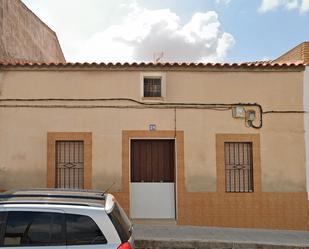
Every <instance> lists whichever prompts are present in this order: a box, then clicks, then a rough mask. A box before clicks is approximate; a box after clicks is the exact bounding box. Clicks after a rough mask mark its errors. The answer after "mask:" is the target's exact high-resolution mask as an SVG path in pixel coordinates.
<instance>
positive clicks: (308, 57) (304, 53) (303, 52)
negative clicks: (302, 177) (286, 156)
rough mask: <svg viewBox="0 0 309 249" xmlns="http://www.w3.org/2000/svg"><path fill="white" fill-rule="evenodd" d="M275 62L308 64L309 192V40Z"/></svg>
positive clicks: (308, 150)
mask: <svg viewBox="0 0 309 249" xmlns="http://www.w3.org/2000/svg"><path fill="white" fill-rule="evenodd" d="M273 62H274V63H303V64H304V65H305V66H306V69H305V71H304V96H303V98H304V110H305V111H307V113H306V115H305V117H304V119H305V133H306V135H305V136H306V153H307V165H306V168H307V192H308V193H309V113H308V112H309V42H303V43H301V44H299V45H298V46H296V47H295V48H293V49H291V50H290V51H288V52H287V53H285V54H284V55H282V56H280V57H279V58H278V59H276V60H274V61H273ZM308 200H309V195H308Z"/></svg>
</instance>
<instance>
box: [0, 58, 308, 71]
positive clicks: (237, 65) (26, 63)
mask: <svg viewBox="0 0 309 249" xmlns="http://www.w3.org/2000/svg"><path fill="white" fill-rule="evenodd" d="M305 65H306V64H304V63H303V62H283V63H279V62H275V61H255V62H246V63H178V62H166V63H152V62H147V63H146V62H140V63H137V62H133V63H128V62H125V63H103V62H102V63H96V62H93V63H89V62H83V63H81V62H74V63H73V62H66V63H53V62H52V63H45V62H30V61H17V60H15V61H12V60H11V61H0V67H1V66H2V67H13V68H14V67H30V68H31V67H39V68H45V67H59V68H133V67H142V68H144V67H149V68H151V67H154V68H158V67H160V68H179V67H184V68H218V69H220V68H290V67H303V66H305Z"/></svg>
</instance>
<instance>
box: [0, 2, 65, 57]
mask: <svg viewBox="0 0 309 249" xmlns="http://www.w3.org/2000/svg"><path fill="white" fill-rule="evenodd" d="M0 61H29V62H54V63H59V62H65V58H64V56H63V53H62V50H61V47H60V45H59V42H58V39H57V35H56V33H55V32H54V31H52V30H51V29H50V28H49V27H48V26H47V25H46V24H45V23H43V22H42V21H41V20H40V19H39V18H38V17H37V16H36V15H35V14H34V13H33V12H32V11H31V10H29V9H28V8H27V7H26V6H25V5H24V4H23V3H22V2H21V1H20V0H0Z"/></svg>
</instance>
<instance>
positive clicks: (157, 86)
mask: <svg viewBox="0 0 309 249" xmlns="http://www.w3.org/2000/svg"><path fill="white" fill-rule="evenodd" d="M144 97H162V93H161V78H144Z"/></svg>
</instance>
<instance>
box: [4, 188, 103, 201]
mask: <svg viewBox="0 0 309 249" xmlns="http://www.w3.org/2000/svg"><path fill="white" fill-rule="evenodd" d="M11 198H59V199H84V200H105V194H104V193H103V192H102V191H97V190H80V189H51V188H45V189H42V188H41V189H16V190H11V191H7V192H4V193H2V194H0V201H1V199H11Z"/></svg>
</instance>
